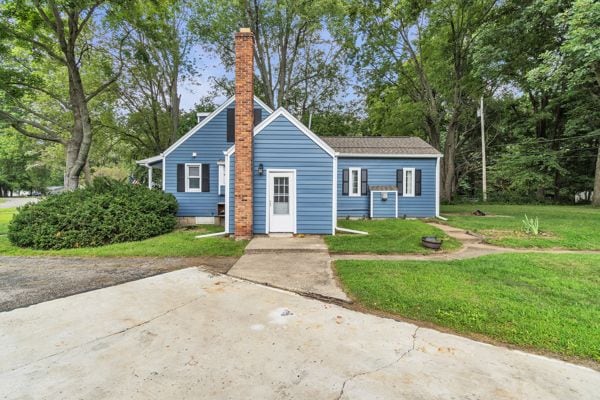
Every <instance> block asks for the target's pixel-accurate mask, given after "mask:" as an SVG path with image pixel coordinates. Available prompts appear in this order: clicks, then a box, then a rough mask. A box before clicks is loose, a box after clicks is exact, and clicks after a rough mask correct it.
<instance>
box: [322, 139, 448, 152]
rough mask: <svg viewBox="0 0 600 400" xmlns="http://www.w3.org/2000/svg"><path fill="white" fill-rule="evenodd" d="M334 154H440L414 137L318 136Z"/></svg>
mask: <svg viewBox="0 0 600 400" xmlns="http://www.w3.org/2000/svg"><path fill="white" fill-rule="evenodd" d="M320 138H321V139H323V141H325V143H327V144H328V145H329V146H331V147H332V148H333V149H334V150H335V151H336V152H338V153H342V154H387V155H394V154H399V155H410V154H423V155H432V156H436V155H439V154H440V152H439V151H437V150H436V149H435V148H434V147H432V146H431V145H429V144H428V143H427V142H425V141H424V140H423V139H421V138H418V137H414V136H385V137H380V136H320Z"/></svg>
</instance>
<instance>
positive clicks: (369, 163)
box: [138, 97, 441, 234]
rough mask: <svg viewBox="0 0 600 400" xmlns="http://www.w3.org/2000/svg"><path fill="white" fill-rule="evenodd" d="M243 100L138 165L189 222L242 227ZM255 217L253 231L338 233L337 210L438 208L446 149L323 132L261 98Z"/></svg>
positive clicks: (420, 212)
mask: <svg viewBox="0 0 600 400" xmlns="http://www.w3.org/2000/svg"><path fill="white" fill-rule="evenodd" d="M234 108H235V98H234V97H232V98H230V99H229V100H227V101H226V102H225V103H224V104H223V105H221V106H220V107H219V108H218V109H217V110H215V111H214V112H213V113H211V114H210V115H208V116H206V117H205V118H204V119H203V120H202V121H200V122H199V123H198V125H197V126H195V127H194V128H193V129H192V130H190V132H188V133H187V134H186V135H185V136H183V137H182V138H181V139H180V140H178V141H177V142H176V143H175V144H173V145H172V146H171V147H170V148H169V149H167V150H166V151H165V152H164V153H162V154H160V155H158V156H155V157H151V158H148V159H145V160H140V161H138V163H139V164H141V165H144V166H146V167H147V168H148V171H149V175H150V179H152V171H153V170H158V171H160V172H161V173H162V189H163V190H164V191H166V192H169V193H172V194H173V195H174V196H175V197H176V198H177V200H178V202H179V212H178V216H179V217H181V218H182V219H183V220H187V222H188V223H222V224H224V225H225V229H226V231H227V232H228V233H234V232H235V223H234V215H235V209H236V205H235V186H236V178H235V159H236V154H235V145H234V143H233V141H234V137H233V133H232V130H233V129H234V128H233V127H234V122H233V121H232V119H233V118H234V112H233V110H234ZM253 117H254V124H255V128H254V132H253V158H252V164H251V165H252V166H253V172H252V174H253V175H252V176H253V178H252V199H253V202H252V204H253V206H252V210H253V211H252V214H253V215H252V217H253V218H252V220H253V228H252V229H253V232H254V233H255V234H268V233H273V232H289V233H306V234H335V229H336V222H337V220H338V218H406V217H409V218H421V217H435V216H438V215H439V170H440V157H441V154H440V153H439V152H438V151H437V150H436V149H434V148H433V147H431V146H430V145H429V144H427V143H426V142H424V141H423V140H421V139H419V138H416V137H327V136H323V137H320V136H317V135H316V134H314V133H313V132H311V131H310V130H309V129H308V128H307V127H306V126H304V125H303V124H302V123H301V122H300V121H298V120H297V119H296V118H294V117H293V116H292V115H291V114H290V113H288V112H287V111H286V110H285V109H283V108H279V109H278V110H276V111H273V110H271V109H270V108H269V107H268V106H266V105H265V104H264V103H263V102H262V101H260V99H258V98H256V97H255V98H254V115H253Z"/></svg>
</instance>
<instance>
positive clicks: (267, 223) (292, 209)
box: [265, 169, 298, 233]
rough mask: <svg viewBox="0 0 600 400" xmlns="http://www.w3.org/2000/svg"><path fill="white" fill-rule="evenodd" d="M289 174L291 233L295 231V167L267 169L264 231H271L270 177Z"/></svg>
mask: <svg viewBox="0 0 600 400" xmlns="http://www.w3.org/2000/svg"><path fill="white" fill-rule="evenodd" d="M279 173H285V174H291V175H292V178H291V180H290V193H289V194H290V214H291V215H292V225H293V230H292V233H297V232H296V197H297V195H298V194H297V192H296V170H295V169H267V182H266V185H265V186H266V196H265V233H270V232H271V222H270V216H271V204H270V203H271V178H272V175H273V174H275V175H276V174H279Z"/></svg>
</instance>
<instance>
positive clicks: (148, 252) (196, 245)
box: [0, 225, 248, 257]
mask: <svg viewBox="0 0 600 400" xmlns="http://www.w3.org/2000/svg"><path fill="white" fill-rule="evenodd" d="M0 229H1V228H0ZM222 230H223V228H222V227H220V226H214V225H206V226H203V227H202V228H196V229H179V230H176V231H174V232H171V233H167V234H165V235H161V236H156V237H153V238H150V239H146V240H142V241H139V242H127V243H117V244H111V245H107V246H101V247H85V248H79V249H63V250H33V249H25V248H21V247H17V246H14V245H12V244H11V243H10V242H9V240H8V238H7V237H6V236H0V255H6V256H73V257H197V256H234V257H239V256H241V255H242V254H243V253H244V248H245V247H246V245H247V244H248V241H244V240H240V241H236V240H233V239H230V238H224V237H212V238H204V239H196V238H195V236H196V235H201V234H204V233H212V232H220V231H222Z"/></svg>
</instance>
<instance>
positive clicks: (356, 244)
mask: <svg viewBox="0 0 600 400" xmlns="http://www.w3.org/2000/svg"><path fill="white" fill-rule="evenodd" d="M338 226H339V227H342V228H348V229H354V230H359V231H365V232H369V234H368V235H356V234H345V233H341V232H336V234H335V236H326V237H325V241H326V242H327V246H329V251H330V252H332V253H354V254H356V253H371V254H394V253H422V254H425V253H430V252H431V251H432V250H428V249H426V248H424V247H423V246H421V237H422V236H437V237H439V238H442V239H444V243H443V246H442V248H443V249H444V250H454V249H458V248H459V247H460V243H459V242H458V241H457V240H455V239H452V238H450V237H448V236H446V235H445V234H444V232H442V231H441V230H439V229H437V228H434V227H432V226H429V225H427V224H426V223H424V222H423V221H420V220H404V219H383V220H339V221H338Z"/></svg>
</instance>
